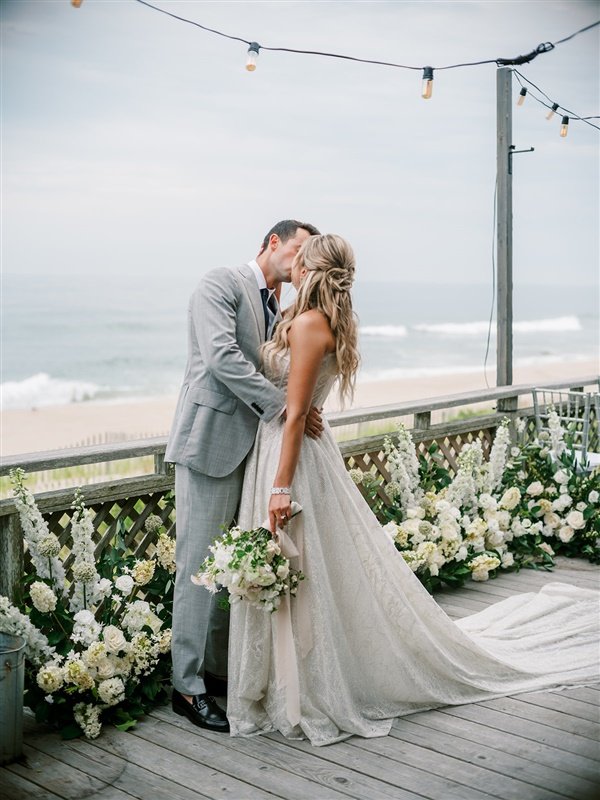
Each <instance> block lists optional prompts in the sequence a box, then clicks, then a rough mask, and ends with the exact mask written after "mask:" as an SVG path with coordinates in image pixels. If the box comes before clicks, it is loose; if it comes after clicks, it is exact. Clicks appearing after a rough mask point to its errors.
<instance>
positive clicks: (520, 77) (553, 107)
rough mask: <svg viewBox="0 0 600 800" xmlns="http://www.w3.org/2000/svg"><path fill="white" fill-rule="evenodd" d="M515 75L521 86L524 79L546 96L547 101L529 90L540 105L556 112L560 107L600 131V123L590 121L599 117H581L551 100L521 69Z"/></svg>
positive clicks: (530, 94)
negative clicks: (599, 124) (595, 123)
mask: <svg viewBox="0 0 600 800" xmlns="http://www.w3.org/2000/svg"><path fill="white" fill-rule="evenodd" d="M513 75H515V76H516V78H517V80H518V81H519V83H520V84H521V86H523V81H525V82H526V83H528V84H529V85H530V86H533V88H534V89H536V91H538V92H539V93H540V94H542V95H543V96H544V97H545V98H546V100H547V101H548V102H547V103H546V102H545V101H544V100H542V99H541V98H539V97H536V96H535V94H534V93H533V92H532V91H531V90H529V96H530V97H532V98H533V99H534V100H535V101H536V102H538V103H540V105H542V106H545V108H548V109H550V110H551V111H554V112H556V111H557V110H558V109H560V110H561V111H563V112H566V114H568V115H569V118H570V119H577V120H580V121H581V122H585V124H586V125H589V126H590V127H592V128H595V129H596V130H597V131H600V127H599V126H598V125H594V123H593V122H590V120H591V119H598V117H580V116H579V114H576V113H575V112H574V111H572V110H571V109H569V108H565V106H561V105H559V104H558V103H555V102H554V101H553V100H551V99H550V98H549V97H548V95H547V94H546V92H545V91H544V90H543V89H540V87H539V86H536V85H535V83H533V81H530V80H529V78H526V77H525V75H523V74H522V73H521V72H519V70H517V69H514V70H513Z"/></svg>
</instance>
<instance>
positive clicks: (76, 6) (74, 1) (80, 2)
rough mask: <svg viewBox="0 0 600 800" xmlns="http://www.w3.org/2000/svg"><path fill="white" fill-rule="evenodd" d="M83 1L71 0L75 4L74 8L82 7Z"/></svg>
mask: <svg viewBox="0 0 600 800" xmlns="http://www.w3.org/2000/svg"><path fill="white" fill-rule="evenodd" d="M82 3H83V0H71V5H72V6H73V8H81V4H82Z"/></svg>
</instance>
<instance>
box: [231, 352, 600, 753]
mask: <svg viewBox="0 0 600 800" xmlns="http://www.w3.org/2000/svg"><path fill="white" fill-rule="evenodd" d="M278 364H279V367H278V370H277V371H278V374H272V373H271V374H268V375H267V377H269V378H270V380H272V381H273V382H274V383H276V384H278V385H281V386H285V383H286V378H287V368H288V360H287V358H280V359H279V361H278ZM334 367H335V360H334V358H333V356H328V357H326V358H325V359H324V361H323V364H322V366H321V370H320V374H319V378H318V381H317V385H316V388H315V392H314V396H313V404H314V405H316V406H321V405H322V404H323V402H324V400H325V398H326V397H327V395H328V393H329V391H330V390H331V388H332V386H333V383H334V381H335V372H334ZM282 433H283V422H282V421H281V420H279V419H275V420H272V421H271V422H269V423H261V424H260V426H259V430H258V435H257V438H256V444H255V446H254V450H253V451H252V453H251V455H250V457H249V459H248V463H247V469H246V477H245V483H244V490H243V495H242V502H241V507H240V514H239V524H240V526H241V527H242V528H243V529H250V528H253V527H257V526H259V525H260V524H262V523H263V522H264V520H265V518H266V516H267V506H268V501H269V497H270V488H271V486H272V485H273V479H274V477H275V473H276V471H277V466H278V463H279V455H280V448H281V439H282ZM292 497H293V499H294V500H296V501H298V502H299V503H300V504H301V506H302V508H303V511H302V513H301V514H299V515H298V516H297V517H295V518H294V519H292V520H291V522H290V523H289V526H288V533H289V536H290V538H291V539H292V540H293V541H294V542H295V544H296V547H297V549H298V551H299V558H297V559H296V560H295V561H292V565H296V566H298V565H300V566H301V568H302V570H303V572H304V573H305V575H306V580H305V581H303V582H302V583H301V584H300V590H299V592H298V596H297V597H295V598H291V599H287V600H286V602H285V603H284V605H283V606H282V607H281V608H280V609H279V610H278V611H276V612H274V613H273V614H270V613H269V612H266V611H263V610H262V609H255V608H252V607H250V606H248V604H247V603H245V602H239V603H237V604H235V605H234V606H233V607H232V609H231V628H230V637H229V688H228V705H227V715H228V718H229V722H230V726H231V733H232V735H234V736H235V735H237V736H249V735H253V734H257V733H264V732H269V731H274V730H278V731H280V732H281V733H282V734H283V735H284V736H287V737H290V738H308V739H310V741H311V742H312V744H313V745H326V744H331V743H333V742H337V741H340V740H342V739H345V738H347V737H349V736H351V735H353V734H358V735H360V736H365V737H372V736H385V735H386V734H387V733H389V731H390V728H391V725H392V721H393V718H394V717H396V716H400V715H404V714H410V713H413V712H415V711H423V710H426V709H430V708H434V707H438V706H443V705H452V704H461V703H474V702H477V701H480V700H486V699H490V698H493V697H499V696H503V695H511V694H517V693H519V692H528V691H533V690H538V689H544V688H550V687H560V686H565V685H569V686H571V685H577V684H579V685H581V684H585V683H588V684H589V683H592V682H595V681H597V680H599V679H600V675H599V666H598V661H599V656H600V652H599V648H600V633H599V627H600V625H599V618H600V614H599V611H600V606H599V597H600V593H599V592H596V591H592V590H587V589H578V588H576V587H574V586H569V585H566V584H560V583H552V584H549V585H547V586H546V587H544V588H543V589H542V590H541V591H540V592H537V593H532V594H522V595H516V596H514V597H511V598H508V599H507V600H503V601H501V602H499V603H496V604H495V605H493V606H490V607H488V608H486V609H485V610H484V611H482V612H479V613H477V614H473V615H472V616H470V617H466V618H464V619H461V620H460V621H459V622H453V621H452V620H451V619H450V618H449V617H448V616H447V615H446V614H445V613H444V611H442V609H441V608H440V607H439V606H438V605H437V603H436V601H435V600H434V599H433V598H432V597H431V596H430V595H429V593H428V592H427V591H426V590H425V589H424V588H423V587H422V585H421V583H420V581H419V580H418V579H417V578H416V577H415V576H414V574H413V573H412V571H411V570H410V568H409V567H408V566H407V565H406V564H405V563H404V561H403V559H402V556H401V555H400V553H399V552H398V551H397V550H396V548H395V547H394V545H393V543H392V542H391V540H390V539H389V538H388V536H387V535H386V534H385V533H384V532H383V531H382V528H381V526H380V524H379V522H378V521H377V519H376V517H375V516H374V515H373V513H372V512H371V510H370V508H369V506H368V505H367V503H366V502H365V500H364V499H363V498H362V496H361V495H360V493H359V491H358V489H357V488H356V486H355V485H354V483H353V482H352V480H351V478H350V476H349V475H348V473H347V471H346V468H345V466H344V463H343V460H342V456H341V454H340V452H339V449H338V446H337V444H336V442H335V440H334V438H333V436H332V433H331V430H330V428H329V427H328V425H327V423H325V430H324V432H323V434H322V436H321V438H320V439H318V440H313V439H310V438H308V437H305V438H304V440H303V444H302V451H301V454H300V460H299V463H298V467H297V469H296V473H295V477H294V481H293V485H292Z"/></svg>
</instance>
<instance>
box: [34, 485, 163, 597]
mask: <svg viewBox="0 0 600 800" xmlns="http://www.w3.org/2000/svg"><path fill="white" fill-rule="evenodd" d="M89 508H91V509H92V511H93V512H94V518H93V523H94V543H95V545H96V550H95V555H96V558H98V557H99V556H100V555H101V554H102V553H103V552H104V551H105V550H106V549H107V548H109V547H111V543H112V542H113V541H114V537H115V535H116V534H117V533H121V535H122V536H123V538H124V540H125V544H126V545H127V546H128V547H129V548H130V549H131V550H132V552H133V553H134V555H135V556H136V558H140V559H141V558H146V557H150V556H152V555H153V553H154V543H155V534H149V533H147V531H146V530H145V529H144V524H145V522H146V520H147V519H148V517H149V516H150V515H151V514H156V515H157V516H159V517H160V518H161V519H162V521H163V524H164V526H165V529H166V530H167V531H168V532H169V533H171V534H172V533H173V531H174V527H175V504H174V501H173V500H172V499H171V492H156V493H154V494H145V495H141V496H139V497H129V498H123V499H122V500H118V501H114V500H111V501H109V502H106V503H97V504H90V505H89ZM45 517H46V520H47V522H48V527H49V529H50V531H51V533H54V534H56V536H58V539H59V541H60V543H61V545H62V546H63V551H62V555H63V557H64V556H65V548H66V549H67V550H68V551H69V552H68V554H67V555H66V557H65V558H64V563H65V570H66V574H67V580H69V581H70V580H71V568H72V566H73V555H72V553H71V552H70V549H71V511H70V510H69V511H68V512H67V511H56V512H53V513H50V514H46V515H45ZM25 567H26V570H27V569H28V568H29V559H28V556H27V553H25Z"/></svg>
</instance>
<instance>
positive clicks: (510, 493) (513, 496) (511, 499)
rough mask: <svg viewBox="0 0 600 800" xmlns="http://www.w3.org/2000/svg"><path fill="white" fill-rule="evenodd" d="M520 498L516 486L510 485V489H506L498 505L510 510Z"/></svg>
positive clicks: (516, 504) (517, 503)
mask: <svg viewBox="0 0 600 800" xmlns="http://www.w3.org/2000/svg"><path fill="white" fill-rule="evenodd" d="M520 500H521V492H520V491H519V490H518V489H517V487H516V486H511V487H510V489H507V490H506V491H505V492H504V494H503V495H502V497H501V498H500V506H501V507H502V508H505V509H507V511H512V510H513V508H516V507H517V506H518V505H519V501H520Z"/></svg>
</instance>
